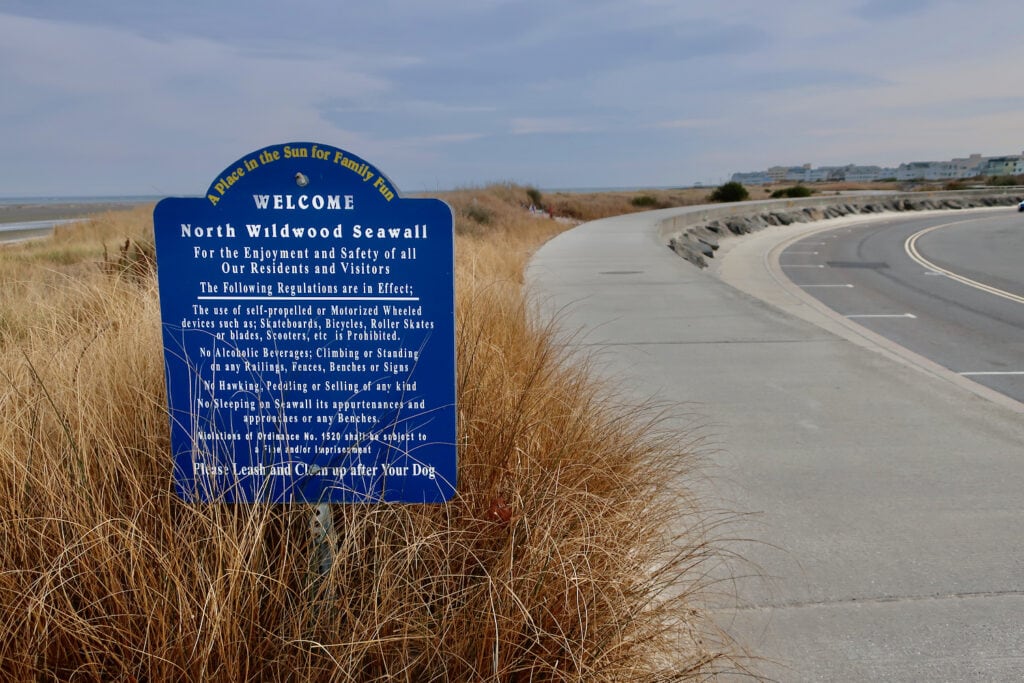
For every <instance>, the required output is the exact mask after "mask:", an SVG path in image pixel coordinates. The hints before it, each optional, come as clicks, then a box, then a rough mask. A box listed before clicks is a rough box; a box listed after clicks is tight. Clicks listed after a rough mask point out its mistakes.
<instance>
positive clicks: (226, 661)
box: [0, 186, 731, 681]
mask: <svg viewBox="0 0 1024 683" xmlns="http://www.w3.org/2000/svg"><path fill="white" fill-rule="evenodd" d="M523 197H525V195H524V194H523V190H522V189H521V188H515V187H511V186H499V187H497V188H491V189H481V190H473V191H465V192H464V193H453V195H452V196H450V197H446V199H448V200H449V201H450V202H451V203H452V204H453V205H454V206H455V207H456V212H457V214H458V216H459V219H458V223H459V233H460V236H459V238H458V242H457V254H458V255H457V293H458V311H457V319H458V339H457V344H458V358H459V367H458V373H459V374H458V377H459V386H458V399H459V411H460V415H459V418H460V435H461V440H462V444H461V448H460V452H459V457H460V464H459V466H460V470H459V482H460V490H459V493H458V494H457V496H456V498H455V499H454V500H453V502H451V503H450V504H447V505H439V506H402V505H377V506H362V507H361V506H336V510H335V516H336V519H335V523H336V528H337V530H338V538H337V543H336V546H335V549H334V552H335V558H334V563H333V565H332V566H331V568H330V571H329V572H328V573H327V574H326V575H324V574H322V573H321V572H319V571H318V569H317V567H316V562H315V560H314V556H315V553H314V550H315V548H314V542H313V537H312V535H311V532H310V520H311V517H312V513H311V510H310V509H309V508H308V507H302V506H292V507H284V506H246V505H238V506H226V505H220V504H209V505H193V504H185V503H183V502H181V501H179V500H178V499H177V498H176V497H175V496H174V494H173V492H172V490H171V462H170V458H169V455H168V454H169V443H168V439H169V437H168V425H167V419H166V414H165V410H166V399H165V396H164V386H163V365H162V362H163V361H162V356H161V350H160V336H159V309H158V296H157V291H156V285H155V278H154V277H153V273H152V262H151V261H150V260H149V256H148V254H149V253H151V252H150V251H149V249H148V247H147V246H146V245H148V244H151V242H152V238H151V231H152V224H151V221H150V219H149V209H145V208H143V209H140V210H138V211H135V212H128V213H119V214H106V215H103V216H100V217H98V218H96V219H93V220H91V221H89V222H86V223H83V224H79V225H76V226H73V227H69V228H67V229H65V230H62V231H61V234H59V235H58V236H57V237H56V238H55V239H53V240H47V241H40V242H37V243H32V244H22V245H17V246H14V247H10V248H6V249H4V250H2V253H0V286H2V287H3V291H4V293H5V295H4V299H3V302H2V306H0V321H2V327H0V410H2V411H3V415H4V416H5V419H4V422H3V425H2V427H0V631H2V632H3V634H4V637H3V638H0V679H3V680H10V681H30V680H39V681H50V680H81V681H110V680H121V681H143V680H147V681H164V680H194V681H249V680H251V681H277V680H281V681H291V680H295V681H463V680H465V681H470V680H474V681H475V680H493V681H563V680H564V681H581V680H586V681H663V680H692V679H699V678H706V677H708V676H709V675H711V674H712V673H714V672H715V671H718V670H720V669H724V668H725V667H727V666H730V665H731V664H730V662H731V660H730V659H729V657H728V654H729V645H728V643H727V641H726V639H724V638H721V637H720V636H719V635H718V634H717V633H716V631H715V629H714V627H713V626H712V625H711V623H710V622H709V621H707V620H706V619H705V616H704V614H703V612H702V611H701V607H702V603H701V601H702V599H703V596H704V591H706V590H707V588H708V587H707V581H708V580H707V578H706V577H707V575H708V570H709V569H710V568H711V566H712V565H713V563H716V562H718V561H719V560H720V555H719V553H718V550H717V549H716V546H715V545H714V543H713V542H712V539H711V538H710V536H711V535H712V534H713V533H714V531H715V529H714V523H713V522H712V521H711V519H710V518H709V517H708V515H707V514H706V513H705V512H704V511H702V510H701V509H700V508H699V507H698V506H696V505H695V504H694V502H693V501H692V500H691V499H690V497H688V496H687V495H686V494H685V491H681V490H680V488H679V482H680V481H685V478H686V477H687V476H688V475H689V474H690V473H691V472H692V469H693V468H694V466H695V460H694V457H693V456H692V455H691V454H689V453H686V452H685V451H684V450H683V448H682V446H680V445H679V444H675V443H672V442H671V440H669V439H667V438H658V437H657V435H656V423H657V415H655V414H648V413H636V412H628V411H625V412H624V411H623V410H622V409H620V408H617V407H616V406H615V405H614V404H613V403H612V402H610V401H609V400H607V398H602V396H606V394H604V393H603V392H602V391H600V390H599V388H598V387H596V386H595V384H594V383H593V381H592V380H591V379H590V378H589V377H588V375H587V372H586V369H585V368H584V367H581V366H580V365H578V364H577V365H573V364H570V363H568V362H566V359H565V358H564V357H563V356H562V352H561V351H559V348H560V345H559V344H558V343H557V341H558V340H557V339H556V337H555V334H554V332H553V330H552V329H551V328H544V327H542V328H539V329H538V328H537V327H536V326H534V325H532V324H531V323H530V321H529V320H530V316H528V315H527V313H528V311H527V305H526V303H525V302H524V299H523V296H522V293H521V291H520V287H519V281H520V279H521V273H522V267H523V264H524V263H525V259H526V258H527V256H528V254H529V253H530V251H531V250H532V249H534V248H535V247H536V246H537V245H538V244H539V243H540V242H541V241H542V240H544V239H546V238H547V237H549V236H551V235H553V234H554V233H555V232H557V231H558V230H560V229H562V226H559V225H558V224H556V223H555V222H554V221H550V220H542V219H535V218H531V217H530V216H529V215H525V214H524V213H523V212H522V211H521V209H520V204H521V200H522V198H523ZM474 198H475V200H476V201H475V204H474V201H473V199H474ZM474 206H477V207H480V206H485V207H486V208H487V209H488V210H489V211H490V214H489V218H488V220H487V221H486V222H479V221H477V220H475V219H473V218H471V217H470V216H471V215H474V214H472V213H471V212H472V211H473V207H474ZM476 215H478V216H479V215H480V214H476ZM126 240H127V246H126V248H125V249H123V250H122V249H121V247H124V246H125V245H126ZM104 245H106V247H104ZM104 254H105V256H104ZM672 530H674V531H672Z"/></svg>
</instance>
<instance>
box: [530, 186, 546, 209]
mask: <svg viewBox="0 0 1024 683" xmlns="http://www.w3.org/2000/svg"><path fill="white" fill-rule="evenodd" d="M526 196H527V197H529V198H530V201H531V202H533V205H534V206H540V205H541V204H542V203H543V202H542V200H543V199H544V196H543V195H542V194H541V193H540V190H538V189H537V188H536V187H527V188H526Z"/></svg>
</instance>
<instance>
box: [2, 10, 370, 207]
mask: <svg viewBox="0 0 1024 683" xmlns="http://www.w3.org/2000/svg"><path fill="white" fill-rule="evenodd" d="M364 61H365V60H364V59H363V58H361V57H358V56H356V57H353V56H350V55H347V54H345V53H342V52H333V53H324V52H322V51H316V52H311V53H308V54H301V53H291V54H278V53H275V52H274V51H268V52H261V51H259V50H253V49H248V50H244V49H239V48H237V47H233V46H229V45H224V44H221V43H218V42H215V41H212V40H208V39H196V38H187V37H178V38H173V39H169V40H155V39H152V38H146V37H141V36H138V35H135V34H132V33H127V32H124V31H121V30H118V29H114V28H104V27H93V26H83V25H75V24H68V23H62V22H54V21H44V20H37V19H26V18H20V17H13V16H10V15H0V79H2V80H3V82H4V83H5V84H6V85H5V89H6V93H5V97H4V103H3V105H0V126H3V127H4V128H5V129H12V128H13V127H15V126H16V129H17V130H18V131H19V133H18V135H17V136H11V137H6V138H5V140H4V142H2V143H0V149H2V150H3V152H4V154H5V155H6V156H7V157H8V158H11V156H14V157H15V158H19V159H23V160H24V163H25V166H26V167H29V168H30V169H31V168H34V172H35V173H36V174H39V175H47V176H51V177H59V176H61V175H64V174H67V173H68V172H69V171H70V169H69V168H68V166H69V164H71V163H72V162H74V163H75V164H76V166H78V167H87V165H88V163H89V162H91V164H92V165H93V170H94V171H95V170H98V169H99V167H101V166H103V165H105V164H106V165H108V168H107V169H105V170H104V171H103V172H104V173H107V174H110V175H111V176H113V177H119V178H120V179H121V181H122V182H127V181H129V180H131V181H134V180H137V178H136V176H137V175H138V174H139V173H141V172H143V169H141V168H139V167H138V164H139V163H140V159H145V160H146V161H147V162H148V164H151V165H154V166H155V164H159V163H165V164H168V165H172V166H178V167H179V173H178V175H179V179H180V176H181V173H182V171H184V169H185V168H192V167H194V168H197V169H201V171H200V177H199V178H198V179H197V180H196V186H200V187H201V186H202V184H203V182H204V181H205V177H204V176H205V174H207V173H211V172H215V171H214V170H213V169H217V168H219V166H220V165H221V164H223V163H226V162H227V161H229V160H231V159H233V158H235V157H237V156H238V155H240V154H241V153H244V152H245V151H247V150H249V149H253V148H255V147H257V146H261V145H263V144H269V143H272V142H278V141H281V139H282V138H284V139H310V138H321V137H325V138H328V139H331V138H335V139H336V138H338V137H343V138H344V137H356V136H354V135H351V134H347V133H346V131H344V130H342V129H339V128H338V127H336V126H334V125H332V124H331V123H329V122H327V121H326V120H325V119H323V117H321V116H320V115H319V114H318V109H317V106H316V105H317V103H318V102H320V101H322V100H326V99H327V98H329V97H330V98H336V99H337V98H344V99H348V100H352V101H358V100H359V99H361V98H364V97H370V96H376V95H379V94H380V93H383V92H385V91H387V90H388V89H389V88H390V84H389V82H388V81H387V80H386V79H384V78H381V77H379V76H377V75H375V74H374V73H372V72H370V71H368V70H365V69H360V68H358V66H359V65H361V64H362V63H363V62H364ZM353 65H356V66H353ZM254 141H255V142H257V144H255V145H254ZM55 159H59V160H61V162H60V163H59V164H54V163H53V162H52V161H48V160H55ZM200 159H203V160H204V161H203V162H199V160H200ZM124 164H134V165H133V166H124ZM205 164H211V165H205ZM161 175H164V176H165V177H166V174H165V172H164V173H161V169H158V168H155V167H154V168H153V173H152V176H153V177H154V178H157V177H160V176H161ZM27 177H31V175H30V176H27ZM5 180H6V179H5ZM38 180H39V178H38V177H35V178H33V182H35V181H38ZM7 187H10V185H8V186H7ZM28 189H30V188H25V190H28ZM25 190H22V191H25ZM13 191H15V192H16V191H18V190H17V189H15V190H13Z"/></svg>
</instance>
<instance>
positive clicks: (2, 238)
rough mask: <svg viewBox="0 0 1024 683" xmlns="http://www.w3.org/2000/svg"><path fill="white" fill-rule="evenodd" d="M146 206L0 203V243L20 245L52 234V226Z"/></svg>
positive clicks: (91, 203)
mask: <svg viewBox="0 0 1024 683" xmlns="http://www.w3.org/2000/svg"><path fill="white" fill-rule="evenodd" d="M145 203H146V202H138V201H124V202H89V201H82V202H66V203H59V204H47V203H31V202H25V203H17V204H2V203H0V243H3V242H8V243H9V242H20V241H21V240H26V239H32V238H36V237H45V236H46V235H49V234H50V233H51V232H52V231H53V222H55V221H61V220H69V219H75V218H86V217H88V216H91V215H93V214H97V213H102V212H104V211H119V210H124V209H130V208H132V207H135V206H139V205H140V204H145Z"/></svg>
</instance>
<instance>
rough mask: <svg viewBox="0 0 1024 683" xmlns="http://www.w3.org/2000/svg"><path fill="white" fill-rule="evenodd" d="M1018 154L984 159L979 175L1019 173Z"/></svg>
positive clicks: (1019, 161)
mask: <svg viewBox="0 0 1024 683" xmlns="http://www.w3.org/2000/svg"><path fill="white" fill-rule="evenodd" d="M1021 161H1022V159H1021V157H1020V156H1010V157H990V158H988V159H986V160H985V166H984V167H983V168H982V171H981V175H1018V174H1020V173H1021V167H1022V166H1024V164H1022V163H1021Z"/></svg>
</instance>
